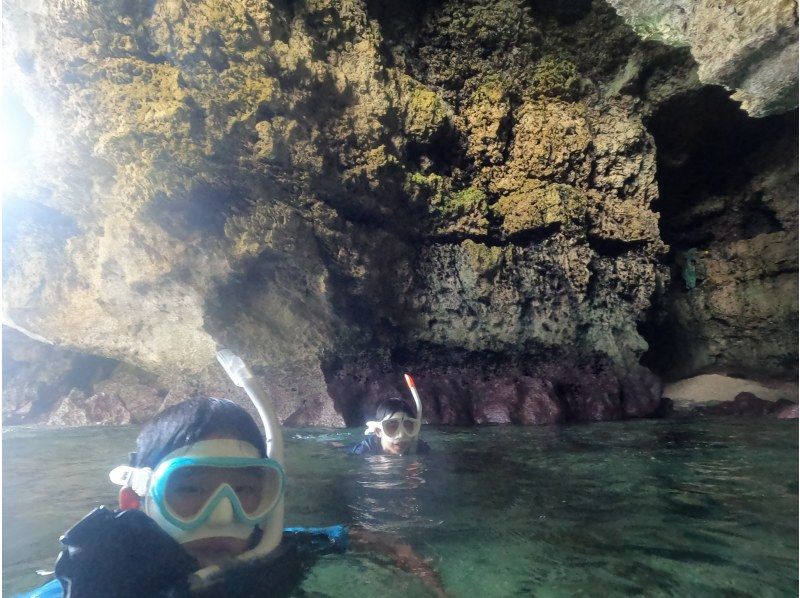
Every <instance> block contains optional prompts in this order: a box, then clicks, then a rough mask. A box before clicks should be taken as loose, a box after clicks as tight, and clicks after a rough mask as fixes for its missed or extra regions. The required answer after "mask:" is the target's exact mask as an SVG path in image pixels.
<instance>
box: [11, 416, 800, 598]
mask: <svg viewBox="0 0 800 598" xmlns="http://www.w3.org/2000/svg"><path fill="white" fill-rule="evenodd" d="M423 434H424V435H425V439H426V441H427V442H429V443H430V444H431V445H432V448H433V453H432V454H430V455H427V456H424V457H419V458H417V457H404V458H398V459H395V458H388V457H369V458H359V457H354V456H351V455H349V454H347V451H346V450H344V449H343V448H340V447H338V446H334V445H335V444H339V445H341V444H354V443H355V442H357V441H359V440H360V439H362V438H363V433H362V430H361V429H358V430H346V431H342V430H308V429H304V430H287V431H286V435H285V436H286V439H287V448H286V455H287V463H286V470H287V473H288V476H289V477H288V483H287V515H286V523H287V525H330V524H333V523H346V524H350V525H361V526H364V527H367V528H370V529H374V530H377V531H385V532H390V533H393V534H396V535H397V536H398V537H399V538H402V539H403V540H404V541H407V542H409V543H411V544H412V545H413V546H414V547H415V549H416V551H417V552H418V553H419V554H420V555H421V556H423V557H425V558H427V559H430V560H431V562H432V563H434V564H435V567H436V569H437V570H438V571H439V573H440V575H441V578H442V580H443V582H444V584H445V586H446V587H447V588H448V590H449V591H450V592H451V593H452V594H453V595H454V596H527V595H532V594H535V595H538V596H571V595H584V596H596V595H603V596H622V595H631V594H644V595H662V596H697V595H725V596H739V595H741V596H745V595H747V596H752V595H759V596H762V595H771V596H782V595H796V588H797V566H796V558H797V549H798V545H797V532H798V526H797V514H798V509H797V488H798V483H797V428H796V424H794V423H792V422H782V421H768V420H764V421H749V422H747V423H746V424H744V423H742V422H739V421H735V420H734V421H728V420H726V421H711V420H709V421H695V422H685V421H680V422H678V421H675V422H670V421H641V422H625V423H607V424H596V425H587V426H566V427H539V428H481V429H458V428H443V429H437V430H434V429H430V428H427V427H426V428H425V429H424V430H423ZM135 435H136V430H135V429H133V428H127V429H119V428H100V429H98V428H94V429H81V430H51V429H46V430H43V429H41V428H38V429H37V428H24V429H13V430H9V429H6V430H4V431H3V449H4V452H3V473H4V476H3V485H4V487H3V490H4V497H3V498H4V502H3V526H4V530H5V533H4V537H3V549H4V560H3V574H4V575H3V589H4V591H5V592H6V593H13V592H15V591H18V590H22V589H26V588H30V587H32V586H34V585H37V584H39V583H41V579H40V578H38V577H37V576H36V575H35V573H34V571H35V570H36V569H37V568H43V569H47V568H50V567H51V566H52V558H53V556H54V555H55V553H56V550H57V542H56V538H57V537H58V535H59V534H60V533H61V532H62V531H64V529H65V528H66V527H68V526H69V524H71V523H73V522H74V521H76V520H77V519H78V518H79V517H81V516H82V515H83V514H84V513H85V512H87V511H88V510H89V509H91V508H92V507H93V506H95V505H97V504H100V503H108V504H113V502H114V501H115V494H116V491H115V489H114V488H113V487H112V486H111V485H110V483H108V481H107V473H108V471H109V470H110V469H111V468H112V467H113V466H115V465H118V464H120V463H123V462H124V461H125V459H126V458H127V452H128V451H129V450H131V447H132V446H133V440H134V438H135ZM54 496H57V497H58V500H53V497H54ZM303 591H304V592H305V594H304V595H307V596H349V597H350V596H352V597H360V596H365V597H366V596H370V597H372V596H375V595H376V593H379V594H380V595H381V596H382V597H384V598H387V597H392V596H398V597H399V596H425V595H426V590H425V588H424V587H423V586H422V585H421V584H420V582H419V580H418V579H417V578H416V577H414V576H413V575H409V574H407V573H404V572H401V571H398V570H397V569H396V568H395V567H394V566H393V565H392V564H391V563H390V562H389V561H387V560H386V559H385V558H382V557H379V556H376V555H364V554H358V553H349V554H347V555H335V556H330V557H326V558H324V559H323V560H322V561H321V562H320V563H319V564H318V565H317V566H316V567H315V568H314V569H313V570H312V571H311V573H310V575H309V577H308V579H307V580H306V582H305V584H304V586H303Z"/></svg>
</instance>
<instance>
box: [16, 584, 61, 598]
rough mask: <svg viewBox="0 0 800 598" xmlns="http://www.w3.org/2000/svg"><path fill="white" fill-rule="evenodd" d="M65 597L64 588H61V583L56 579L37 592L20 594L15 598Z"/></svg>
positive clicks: (36, 590) (39, 588)
mask: <svg viewBox="0 0 800 598" xmlns="http://www.w3.org/2000/svg"><path fill="white" fill-rule="evenodd" d="M63 595H64V588H63V587H61V582H60V581H58V580H57V579H54V580H52V581H48V582H47V583H46V584H44V585H43V586H41V587H38V588H36V589H35V590H31V591H30V592H25V593H24V594H18V595H17V596H16V597H15V598H61V596H63Z"/></svg>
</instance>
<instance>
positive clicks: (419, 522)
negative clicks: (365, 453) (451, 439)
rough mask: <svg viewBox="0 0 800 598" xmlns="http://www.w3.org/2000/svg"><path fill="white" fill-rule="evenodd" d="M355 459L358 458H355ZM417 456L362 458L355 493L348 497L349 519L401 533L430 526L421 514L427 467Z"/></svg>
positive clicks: (368, 527) (365, 525) (376, 528)
mask: <svg viewBox="0 0 800 598" xmlns="http://www.w3.org/2000/svg"><path fill="white" fill-rule="evenodd" d="M354 459H355V457H354ZM421 459H424V457H422V458H418V457H404V458H400V459H398V458H396V457H390V456H385V455H374V456H369V457H362V458H361V460H362V463H359V467H358V468H357V469H356V472H357V473H356V476H357V477H356V478H355V482H356V486H355V489H356V492H354V493H353V496H351V497H349V498H348V503H347V506H348V509H349V510H350V511H351V516H350V520H351V521H353V522H354V523H357V524H358V525H360V526H362V527H365V528H367V529H370V530H373V531H383V532H400V531H401V530H402V529H403V528H405V527H412V526H430V525H431V524H432V522H430V521H427V520H425V521H423V519H422V518H421V516H420V511H421V509H420V504H419V501H420V494H419V492H417V490H418V489H419V488H420V487H421V486H422V485H423V484H424V483H425V476H426V474H427V469H428V466H427V465H426V464H425V462H424V461H422V460H421Z"/></svg>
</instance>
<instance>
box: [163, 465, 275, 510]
mask: <svg viewBox="0 0 800 598" xmlns="http://www.w3.org/2000/svg"><path fill="white" fill-rule="evenodd" d="M223 484H228V485H229V486H230V487H231V488H233V491H234V493H235V494H236V497H237V498H238V499H239V503H240V504H241V506H242V510H243V511H244V512H245V513H246V514H247V515H248V516H255V515H258V514H259V512H260V511H263V510H265V509H267V508H269V507H271V506H272V504H274V502H275V500H276V499H277V498H278V496H279V494H280V486H281V484H280V474H279V473H278V471H277V470H276V469H274V468H272V467H213V466H205V465H193V466H187V467H181V468H179V469H176V470H175V471H174V472H172V473H171V474H170V476H169V479H168V480H167V484H166V488H165V492H164V499H165V501H166V503H167V504H168V505H169V507H170V509H171V510H172V511H173V512H174V513H175V514H176V515H177V516H178V517H181V518H183V519H191V518H192V517H196V516H197V515H198V514H199V513H200V511H201V510H202V509H203V507H204V506H205V505H206V503H208V501H209V499H211V498H212V497H213V496H214V494H215V493H216V492H217V490H219V488H220V486H222V485H223Z"/></svg>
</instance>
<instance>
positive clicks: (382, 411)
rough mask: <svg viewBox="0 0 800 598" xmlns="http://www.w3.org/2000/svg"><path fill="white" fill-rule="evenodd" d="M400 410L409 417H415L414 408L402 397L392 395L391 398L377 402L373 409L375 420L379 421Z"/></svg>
mask: <svg viewBox="0 0 800 598" xmlns="http://www.w3.org/2000/svg"><path fill="white" fill-rule="evenodd" d="M398 411H402V412H403V413H405V414H406V415H408V416H409V417H416V414H415V413H414V410H413V409H412V408H411V406H410V405H409V404H408V403H406V402H405V401H404V400H403V399H398V398H397V397H392V398H391V399H384V400H383V401H381V402H380V403H378V408H377V409H375V421H381V420H382V419H383V418H384V417H386V416H387V415H391V414H392V413H397V412H398Z"/></svg>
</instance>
